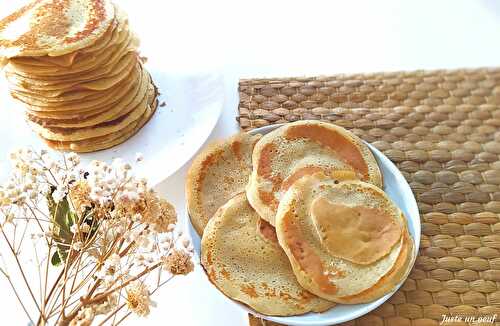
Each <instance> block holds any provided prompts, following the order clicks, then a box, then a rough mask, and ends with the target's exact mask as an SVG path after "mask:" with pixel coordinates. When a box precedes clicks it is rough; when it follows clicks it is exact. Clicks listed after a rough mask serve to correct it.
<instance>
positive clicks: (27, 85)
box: [6, 52, 137, 96]
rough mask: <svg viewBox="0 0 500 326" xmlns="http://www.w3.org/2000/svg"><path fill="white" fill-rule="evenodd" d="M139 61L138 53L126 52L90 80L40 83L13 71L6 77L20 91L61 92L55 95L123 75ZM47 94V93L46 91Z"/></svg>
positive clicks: (11, 85) (10, 84)
mask: <svg viewBox="0 0 500 326" xmlns="http://www.w3.org/2000/svg"><path fill="white" fill-rule="evenodd" d="M136 61H137V54H136V53H134V52H131V53H128V54H126V55H125V56H124V57H122V58H121V59H120V61H119V62H118V63H117V64H116V65H115V66H110V67H105V68H103V69H102V70H101V71H102V74H99V76H98V77H95V78H90V79H88V80H80V79H79V78H77V79H71V80H68V81H65V80H63V81H59V82H55V83H51V84H38V83H32V81H33V80H27V79H25V78H23V77H22V76H19V75H16V74H12V73H7V74H6V77H7V80H8V81H9V86H10V87H11V88H13V87H15V89H17V90H20V91H25V92H32V93H35V94H36V93H37V92H47V91H49V92H55V91H57V92H59V93H55V96H57V95H60V94H62V93H63V92H66V91H68V90H71V89H72V88H73V89H74V88H75V87H77V88H86V85H87V84H88V83H91V82H96V81H99V80H100V79H101V78H110V77H115V76H117V75H121V74H123V73H124V71H127V70H130V69H131V68H133V67H134V65H135V63H136ZM44 94H45V93H44ZM48 95H50V96H54V95H52V94H48Z"/></svg>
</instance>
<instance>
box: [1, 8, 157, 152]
mask: <svg viewBox="0 0 500 326" xmlns="http://www.w3.org/2000/svg"><path fill="white" fill-rule="evenodd" d="M138 47H139V40H138V38H137V37H136V35H135V34H134V33H133V32H132V31H131V30H130V28H129V25H128V18H127V15H126V14H125V13H124V12H123V11H122V10H120V9H119V8H118V7H115V6H114V5H113V4H111V2H109V1H107V0H98V1H88V0H54V1H49V0H38V1H34V2H33V3H32V4H30V5H28V6H25V7H23V8H22V9H20V10H18V11H17V12H16V13H14V14H13V15H11V16H9V17H7V18H6V19H4V20H2V21H0V61H1V64H2V66H5V72H6V77H7V80H8V86H9V91H10V94H11V95H12V97H13V98H15V99H17V100H19V101H20V102H22V103H23V104H24V106H25V111H26V118H27V121H28V123H29V124H30V126H31V127H32V129H33V131H34V132H36V133H37V134H38V135H39V136H40V137H41V138H42V139H43V140H44V141H45V142H46V143H47V144H49V146H51V147H53V148H56V149H60V150H74V151H78V152H88V151H94V150H100V149H104V148H109V147H111V146H114V145H116V144H119V143H121V142H123V141H125V140H126V139H128V138H129V137H131V136H132V135H133V134H135V133H136V132H137V131H138V130H139V129H140V128H141V127H142V126H143V125H144V124H145V123H146V122H147V121H148V120H149V119H150V117H151V115H152V114H153V113H154V112H155V110H156V106H157V102H158V100H157V96H158V93H157V90H156V87H155V86H154V84H153V82H152V80H151V76H150V75H149V73H148V72H147V71H146V70H145V69H144V68H143V67H142V61H141V59H140V58H139V56H138V53H137V50H138Z"/></svg>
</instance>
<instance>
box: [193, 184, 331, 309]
mask: <svg viewBox="0 0 500 326" xmlns="http://www.w3.org/2000/svg"><path fill="white" fill-rule="evenodd" d="M201 264H202V265H203V267H204V268H205V270H206V272H207V275H208V277H209V279H210V281H211V282H212V283H213V284H214V285H215V286H216V287H217V288H218V289H219V290H220V291H221V292H223V293H224V294H225V295H226V296H228V297H230V298H231V299H234V300H237V301H239V302H242V303H244V304H246V305H248V306H250V307H251V308H252V309H254V310H255V311H257V312H259V313H261V314H265V315H273V316H290V315H299V314H304V313H307V312H310V311H314V312H322V311H325V310H327V309H329V308H331V307H332V306H333V303H331V302H328V301H326V300H322V299H320V298H318V297H316V296H314V295H312V294H311V293H309V292H307V291H305V290H304V289H303V288H302V287H301V286H300V285H299V283H297V280H296V279H295V276H294V274H293V272H292V269H291V267H290V262H289V261H288V258H287V256H286V255H285V253H284V252H283V250H282V249H281V248H280V246H279V244H278V243H277V240H276V235H275V233H274V228H273V227H272V226H270V225H269V224H268V223H267V222H265V221H263V220H261V219H260V217H259V215H258V214H257V213H256V212H255V210H253V208H252V207H251V206H250V205H249V203H248V201H247V200H246V196H245V194H244V193H241V194H239V195H237V196H236V197H234V198H232V199H230V200H229V201H228V202H227V203H226V204H225V205H223V206H222V207H220V208H219V209H218V210H217V212H216V213H215V215H214V216H213V217H212V218H211V219H210V221H209V222H208V224H207V227H206V228H205V232H204V233H203V238H202V240H201Z"/></svg>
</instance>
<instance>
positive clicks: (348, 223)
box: [276, 172, 413, 304]
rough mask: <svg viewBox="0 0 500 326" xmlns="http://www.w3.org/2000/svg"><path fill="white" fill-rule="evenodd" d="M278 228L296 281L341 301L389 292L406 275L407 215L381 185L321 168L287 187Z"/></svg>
mask: <svg viewBox="0 0 500 326" xmlns="http://www.w3.org/2000/svg"><path fill="white" fill-rule="evenodd" d="M276 233H277V236H278V240H279V243H280V245H281V247H282V248H283V249H284V251H285V252H286V254H287V256H288V258H289V259H290V262H291V265H292V267H293V270H294V273H295V275H296V277H297V280H298V282H299V283H300V284H301V285H302V286H303V287H304V288H305V289H307V290H308V291H310V292H312V293H314V294H316V295H318V296H319V297H322V298H324V299H327V300H331V301H334V302H338V303H349V304H354V303H363V302H368V301H373V300H375V299H377V298H379V297H381V296H383V295H384V294H387V293H389V292H390V291H392V289H393V288H394V287H395V286H396V285H397V284H398V283H400V282H401V281H402V279H403V277H405V276H406V275H407V271H408V270H409V268H410V266H409V265H410V262H411V260H412V259H411V256H412V255H413V249H412V248H413V241H412V240H411V237H410V236H409V234H408V231H407V221H406V218H405V217H404V215H403V213H402V212H401V210H400V209H399V208H398V207H397V206H395V204H394V203H393V202H392V201H391V200H390V199H389V198H388V197H387V195H385V193H384V192H383V191H382V190H380V188H378V187H376V186H374V185H372V184H369V183H366V182H363V181H359V180H345V181H342V180H338V179H335V178H332V177H331V176H326V175H325V174H324V173H321V172H320V173H317V174H313V175H307V176H304V177H302V178H301V179H299V180H297V181H296V182H295V183H294V184H293V185H292V186H291V187H290V188H289V189H288V191H287V192H286V194H285V195H284V196H283V198H282V200H281V202H280V204H279V208H278V212H277V215H276Z"/></svg>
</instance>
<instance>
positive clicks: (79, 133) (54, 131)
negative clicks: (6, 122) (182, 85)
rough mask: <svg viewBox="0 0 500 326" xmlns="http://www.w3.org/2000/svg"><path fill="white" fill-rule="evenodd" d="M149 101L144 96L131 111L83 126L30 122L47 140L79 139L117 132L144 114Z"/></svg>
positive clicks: (151, 90)
mask: <svg viewBox="0 0 500 326" xmlns="http://www.w3.org/2000/svg"><path fill="white" fill-rule="evenodd" d="M148 92H150V93H151V92H153V89H152V86H151V87H150V89H149V90H148ZM147 103H148V97H144V98H143V100H142V101H141V102H140V103H139V104H138V105H136V106H135V107H134V108H133V109H132V110H131V111H130V112H129V113H127V114H125V115H123V116H120V117H118V118H116V119H114V120H109V121H104V122H102V123H99V124H96V125H93V126H88V127H83V128H74V129H68V128H58V127H43V126H41V125H39V124H37V123H34V122H30V125H31V127H32V129H33V130H34V131H35V132H36V133H38V134H39V135H40V136H41V137H43V138H44V139H47V140H55V141H78V140H84V139H88V138H95V137H99V136H104V135H107V134H110V133H114V132H117V131H119V130H121V129H123V128H124V127H126V126H128V125H129V124H130V123H132V121H135V120H137V119H138V118H139V117H140V116H142V115H143V113H144V111H145V110H146V108H147Z"/></svg>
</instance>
